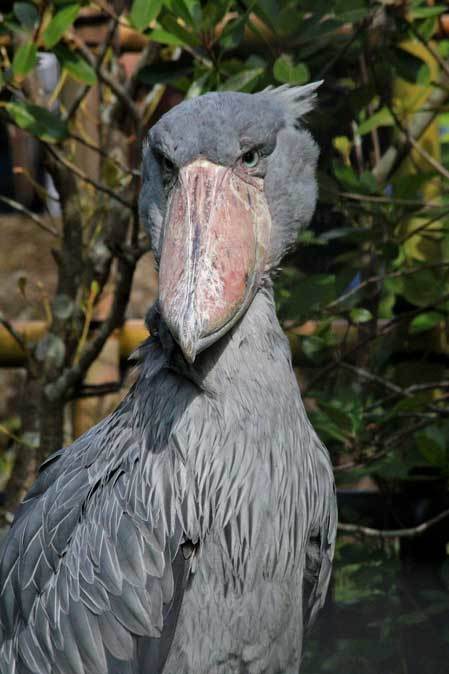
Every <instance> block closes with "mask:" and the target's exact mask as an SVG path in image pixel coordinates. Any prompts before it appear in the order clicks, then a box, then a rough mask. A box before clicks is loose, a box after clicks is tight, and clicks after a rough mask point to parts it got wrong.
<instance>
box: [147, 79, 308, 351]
mask: <svg viewBox="0 0 449 674" xmlns="http://www.w3.org/2000/svg"><path fill="white" fill-rule="evenodd" d="M319 85H320V82H316V83H313V84H309V85H307V86H304V87H294V88H288V87H280V88H278V89H271V90H266V91H263V92H260V93H258V94H242V93H236V92H228V93H211V94H206V95H205V96H201V97H199V98H195V99H193V100H190V101H186V102H184V103H181V104H180V105H178V106H177V107H175V108H173V109H172V110H170V112H168V113H167V114H166V115H164V116H163V117H162V118H161V120H160V121H159V122H158V123H157V124H156V125H155V126H154V127H153V128H152V129H151V131H150V133H149V135H148V142H147V144H146V146H145V149H144V156H143V185H142V191H141V197H140V212H141V217H142V220H143V223H144V224H145V227H146V228H147V230H148V232H149V234H150V236H151V241H152V247H153V250H154V253H155V256H156V260H157V261H158V263H159V306H160V311H161V314H162V317H163V319H164V321H165V323H166V324H167V326H168V328H169V330H170V332H171V333H172V335H173V337H174V338H175V340H176V341H177V342H178V344H179V345H180V347H181V349H182V350H183V352H184V354H185V356H186V358H187V359H188V360H189V361H190V362H193V360H194V359H195V356H196V354H197V353H198V352H199V351H201V350H203V349H205V348H206V347H207V346H209V345H210V344H212V343H213V342H215V341H216V340H217V339H218V338H219V337H221V336H222V335H223V334H224V333H225V332H227V331H228V330H229V328H230V327H231V326H232V325H234V323H235V322H236V321H237V320H238V318H239V317H240V316H241V315H242V314H243V313H244V311H245V310H246V309H247V308H248V306H249V304H250V302H251V300H252V299H253V297H254V295H255V293H256V292H257V289H258V288H259V287H260V285H261V284H262V282H263V278H264V276H266V275H267V274H269V272H270V270H271V269H273V268H274V267H276V265H278V263H279V261H280V259H281V258H282V256H283V255H284V253H285V252H286V250H287V249H288V248H289V247H290V246H291V245H292V244H293V243H294V241H295V240H296V237H297V233H298V230H299V229H300V228H301V227H304V226H306V225H307V224H308V223H309V221H310V219H311V217H312V214H313V211H314V208H315V202H316V182H315V168H316V162H317V158H318V148H317V145H316V144H315V142H314V141H313V139H312V137H311V135H310V133H309V132H308V131H307V130H305V129H303V128H302V127H301V124H300V119H301V117H302V116H303V115H304V114H305V113H306V112H308V111H309V110H310V109H311V108H312V107H313V103H314V99H315V97H316V94H315V90H316V89H317V87H318V86H319Z"/></svg>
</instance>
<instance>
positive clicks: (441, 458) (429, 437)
mask: <svg viewBox="0 0 449 674" xmlns="http://www.w3.org/2000/svg"><path fill="white" fill-rule="evenodd" d="M415 440H416V444H417V446H418V449H419V451H420V452H421V454H422V456H423V457H424V458H425V459H426V460H427V461H428V462H429V463H431V464H432V465H434V466H442V467H447V456H446V455H447V452H446V437H445V434H444V433H443V431H442V430H441V429H439V428H438V426H429V427H428V428H426V429H425V430H423V431H419V432H418V433H416V435H415Z"/></svg>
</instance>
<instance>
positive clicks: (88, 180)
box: [44, 142, 134, 211]
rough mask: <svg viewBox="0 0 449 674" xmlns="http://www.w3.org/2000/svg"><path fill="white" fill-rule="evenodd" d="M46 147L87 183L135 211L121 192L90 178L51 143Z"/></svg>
mask: <svg viewBox="0 0 449 674" xmlns="http://www.w3.org/2000/svg"><path fill="white" fill-rule="evenodd" d="M44 145H45V147H46V148H47V150H48V152H49V154H51V155H52V157H54V159H56V160H57V161H58V162H59V163H60V164H62V165H63V166H65V168H66V169H68V170H69V171H71V172H72V173H74V174H75V175H76V176H77V177H78V178H80V179H81V180H83V181H84V182H85V183H88V184H89V185H92V186H93V187H95V189H97V190H98V191H99V192H104V194H108V195H109V196H110V197H111V198H112V199H115V201H118V202H119V203H121V204H122V206H126V208H129V209H130V210H131V211H134V206H133V204H131V203H130V202H129V201H126V199H123V197H121V196H120V195H119V194H117V193H116V192H114V190H111V189H110V188H109V187H106V185H102V184H101V183H99V182H97V181H96V180H94V179H93V178H90V177H89V176H88V175H86V174H85V173H83V172H82V171H81V169H80V168H78V166H75V164H72V162H70V161H69V160H68V159H66V158H65V157H63V156H62V155H61V154H59V152H57V150H55V149H54V147H53V146H52V145H50V143H45V142H44Z"/></svg>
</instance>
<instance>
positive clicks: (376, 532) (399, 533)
mask: <svg viewBox="0 0 449 674" xmlns="http://www.w3.org/2000/svg"><path fill="white" fill-rule="evenodd" d="M447 517H449V508H447V509H446V510H443V511H442V512H441V513H439V514H438V515H435V517H432V518H430V519H429V520H426V521H425V522H422V524H418V526H416V527H408V528H407V529H373V528H371V527H365V526H363V525H361V524H346V523H344V522H339V523H338V529H339V531H343V532H345V533H350V534H362V535H363V536H371V537H375V538H414V537H416V536H420V535H421V534H423V533H425V532H426V531H427V530H428V529H430V528H431V527H433V526H435V524H438V523H439V522H442V521H443V520H445V519H446V518H447Z"/></svg>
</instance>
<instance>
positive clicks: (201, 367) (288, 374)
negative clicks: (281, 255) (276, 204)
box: [147, 279, 297, 397]
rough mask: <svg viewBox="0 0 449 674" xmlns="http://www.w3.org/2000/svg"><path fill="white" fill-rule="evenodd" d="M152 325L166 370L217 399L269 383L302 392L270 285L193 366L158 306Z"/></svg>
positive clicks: (268, 283)
mask: <svg viewBox="0 0 449 674" xmlns="http://www.w3.org/2000/svg"><path fill="white" fill-rule="evenodd" d="M147 325H148V327H149V330H150V332H151V333H152V335H153V336H154V337H156V339H157V341H158V342H159V345H160V347H161V348H162V351H163V354H164V360H165V368H167V369H169V370H171V371H172V372H174V373H176V374H177V375H180V376H182V377H183V378H185V379H187V380H190V382H192V383H194V384H195V385H196V387H198V389H200V390H201V391H203V392H205V393H206V394H210V395H211V396H219V397H221V396H222V395H223V394H229V395H233V391H235V389H236V388H240V389H242V390H247V389H248V387H249V386H259V384H260V383H261V382H264V381H265V379H267V382H268V381H271V382H272V381H273V380H275V381H276V379H277V381H278V382H279V385H281V386H285V385H286V383H287V381H289V382H290V383H291V385H292V386H295V387H296V388H297V384H296V380H295V378H294V374H293V370H292V365H291V352H290V346H289V343H288V339H287V338H286V336H285V334H284V332H283V330H282V328H281V326H280V324H279V321H278V318H277V316H276V308H275V303H274V295H273V287H272V283H271V281H270V280H268V279H267V281H266V282H265V284H264V285H263V286H262V287H260V288H259V290H258V292H257V293H256V295H255V297H254V299H253V301H252V302H251V304H250V306H249V307H248V309H247V311H246V312H245V314H244V315H243V316H242V318H241V319H240V320H239V321H238V322H237V323H236V324H235V325H234V326H233V327H232V328H231V329H230V330H229V331H228V332H227V333H226V334H225V335H223V337H221V338H220V339H219V340H217V342H215V343H214V344H212V345H211V346H210V347H208V348H207V349H206V350H204V351H202V352H201V353H200V354H198V356H197V358H196V359H195V362H194V363H193V364H189V363H187V361H186V360H185V359H184V357H183V355H182V353H181V350H180V348H179V347H178V345H177V344H176V342H175V341H174V340H173V338H172V336H171V334H170V332H169V331H168V328H167V326H166V325H165V323H164V321H163V319H162V318H161V316H160V313H159V311H158V308H157V305H156V306H154V307H153V308H152V309H151V310H150V312H149V314H148V316H147Z"/></svg>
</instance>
